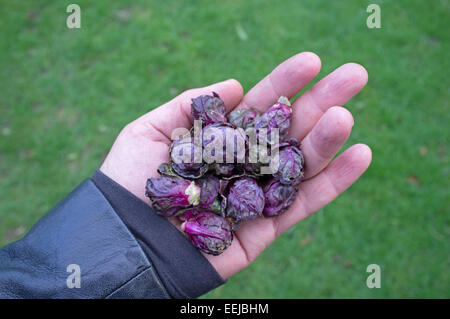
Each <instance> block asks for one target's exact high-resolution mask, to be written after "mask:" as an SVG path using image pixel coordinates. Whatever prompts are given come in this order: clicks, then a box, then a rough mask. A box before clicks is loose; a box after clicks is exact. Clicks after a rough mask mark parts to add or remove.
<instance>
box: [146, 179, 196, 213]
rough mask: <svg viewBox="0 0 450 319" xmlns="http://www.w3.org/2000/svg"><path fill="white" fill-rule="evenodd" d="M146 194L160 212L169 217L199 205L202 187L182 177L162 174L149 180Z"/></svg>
mask: <svg viewBox="0 0 450 319" xmlns="http://www.w3.org/2000/svg"><path fill="white" fill-rule="evenodd" d="M145 195H146V196H147V197H149V198H150V200H151V201H152V207H153V208H154V209H155V210H156V212H157V213H158V214H160V215H163V216H167V217H168V216H174V215H176V214H177V212H178V211H180V210H182V209H184V208H187V207H189V206H191V205H192V206H196V205H198V204H199V202H200V187H198V186H197V185H196V184H195V182H191V181H188V180H185V179H183V178H181V177H173V176H167V175H161V176H160V177H158V178H149V179H148V180H147V186H146V193H145Z"/></svg>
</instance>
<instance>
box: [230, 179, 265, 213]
mask: <svg viewBox="0 0 450 319" xmlns="http://www.w3.org/2000/svg"><path fill="white" fill-rule="evenodd" d="M263 209H264V193H263V190H262V189H261V187H260V186H259V185H258V183H257V182H256V180H255V179H253V178H250V177H243V178H240V179H237V180H235V181H233V182H232V183H231V185H230V186H229V189H228V195H227V217H232V218H234V219H236V220H250V219H254V218H256V217H258V216H261V215H262V211H263Z"/></svg>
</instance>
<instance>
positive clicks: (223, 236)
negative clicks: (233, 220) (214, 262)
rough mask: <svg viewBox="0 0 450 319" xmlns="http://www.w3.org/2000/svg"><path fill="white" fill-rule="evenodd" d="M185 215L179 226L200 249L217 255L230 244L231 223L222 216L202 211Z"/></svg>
mask: <svg viewBox="0 0 450 319" xmlns="http://www.w3.org/2000/svg"><path fill="white" fill-rule="evenodd" d="M186 217H187V219H186V221H185V222H184V223H183V224H182V226H181V228H182V229H183V230H184V232H185V233H186V235H187V237H188V239H189V240H190V242H191V243H192V244H193V245H194V246H195V247H197V248H198V249H200V250H201V251H203V252H205V253H207V254H211V255H215V256H217V255H220V254H221V253H222V252H223V251H224V250H225V249H227V248H228V247H229V246H230V245H231V242H232V241H233V232H232V225H231V224H230V222H229V221H228V220H226V219H225V218H223V217H222V216H218V215H216V214H214V213H210V212H203V213H199V214H190V215H188V216H186Z"/></svg>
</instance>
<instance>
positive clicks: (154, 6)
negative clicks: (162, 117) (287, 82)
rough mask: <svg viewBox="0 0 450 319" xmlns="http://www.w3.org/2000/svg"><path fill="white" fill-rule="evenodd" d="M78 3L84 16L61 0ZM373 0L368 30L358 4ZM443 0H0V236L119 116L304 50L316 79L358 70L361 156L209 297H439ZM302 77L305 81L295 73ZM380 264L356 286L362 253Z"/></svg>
mask: <svg viewBox="0 0 450 319" xmlns="http://www.w3.org/2000/svg"><path fill="white" fill-rule="evenodd" d="M73 2H75V3H77V4H79V5H80V7H81V13H82V22H81V23H82V27H81V29H72V30H70V29H68V28H67V27H66V17H67V16H68V13H66V7H67V5H68V4H70V3H73ZM370 3H378V4H379V5H380V7H381V19H382V28H381V29H368V28H367V26H366V18H367V16H368V15H369V14H368V13H367V12H366V8H367V6H368V4H370ZM449 21H450V2H449V1H437V0H436V1H420V0H417V1H374V0H373V1H327V0H323V1H319V0H310V1H299V0H292V1H231V0H222V1H217V2H216V1H210V0H204V1H142V0H140V1H133V2H132V3H131V2H125V1H87V0H78V1H44V0H41V1H36V0H33V1H31V0H27V1H25V0H21V1H13V0H2V1H1V2H0V190H1V192H0V245H2V246H3V245H5V244H7V243H9V242H11V241H14V240H17V239H18V238H20V237H21V236H23V234H24V233H26V232H27V231H28V230H29V229H30V227H31V226H32V225H33V224H34V223H35V222H36V221H37V220H38V219H39V218H40V217H41V216H43V215H44V214H45V213H46V212H47V211H48V210H49V209H50V208H51V207H53V206H54V205H55V204H56V203H57V202H58V201H59V200H60V199H61V198H62V197H64V196H65V195H66V194H67V193H68V192H70V191H71V190H72V189H73V188H74V187H75V186H76V185H77V184H78V183H80V182H81V181H82V180H83V179H84V178H87V177H89V176H90V175H91V174H92V173H93V171H94V170H95V169H96V168H98V167H99V165H100V163H101V161H102V159H103V158H104V156H105V155H106V153H107V151H108V149H109V148H110V146H111V144H112V142H113V141H114V138H115V136H116V135H117V134H118V133H119V131H120V129H121V128H122V127H123V126H124V125H125V124H127V123H128V122H130V121H132V120H133V119H135V118H136V117H138V116H139V115H141V114H143V113H145V112H147V111H148V110H150V109H152V108H154V107H156V106H158V105H160V104H161V103H163V102H165V101H167V100H169V99H171V98H172V97H173V96H175V95H177V94H179V93H181V92H182V91H183V90H185V89H188V88H193V87H198V86H205V85H208V84H210V83H213V82H217V81H221V80H224V79H227V78H232V77H233V78H236V79H238V80H239V81H240V82H241V83H242V85H243V86H244V88H245V90H249V89H250V88H251V87H252V86H253V85H254V84H255V83H256V82H257V81H259V79H261V78H262V77H263V76H265V75H266V74H267V73H268V72H270V71H271V70H272V68H273V67H275V66H276V65H277V64H279V63H280V62H282V61H283V60H284V59H286V58H288V57H290V56H292V55H294V54H296V53H298V52H301V51H313V52H315V53H317V54H318V55H319V56H320V57H321V60H322V70H321V72H320V74H319V76H318V77H317V79H316V80H315V81H314V82H317V80H318V79H320V78H322V77H323V76H325V75H326V74H327V73H329V72H330V71H332V70H333V69H335V68H337V67H338V66H339V65H341V64H343V63H346V62H357V63H360V64H362V65H364V67H366V69H367V70H368V73H369V82H368V85H367V87H366V88H365V89H364V90H363V91H362V92H361V93H360V94H359V95H358V96H357V97H356V98H354V99H353V100H351V101H350V102H349V103H348V104H347V105H346V107H347V108H348V109H349V110H350V111H351V112H352V113H353V116H354V118H355V123H356V124H355V126H354V128H353V133H352V136H351V137H350V139H349V141H348V142H347V143H346V147H347V146H349V145H351V144H353V143H359V142H362V143H367V144H368V145H370V146H371V148H372V151H373V162H372V165H371V166H370V168H369V169H368V171H367V172H366V173H365V174H364V175H363V177H362V178H361V179H360V180H359V181H358V182H357V183H356V184H355V185H354V186H353V187H351V188H350V189H349V190H347V191H346V192H345V193H344V194H343V196H341V197H340V198H339V199H337V200H336V201H335V202H333V203H332V204H330V205H329V206H327V207H326V208H324V209H322V210H321V211H319V212H318V213H316V214H315V215H313V216H311V217H310V218H308V219H306V220H304V221H302V222H301V223H300V224H298V225H297V226H295V227H294V228H292V229H291V230H289V231H288V232H287V233H285V234H284V235H283V236H282V237H281V238H279V239H278V240H277V241H276V242H275V244H274V245H272V246H271V247H269V248H268V249H267V251H265V252H264V253H263V254H262V255H261V256H260V257H259V258H258V259H257V261H256V262H255V263H254V264H253V265H252V266H251V267H249V268H248V269H246V270H244V271H242V272H241V273H239V274H238V275H236V276H235V277H233V278H232V279H230V280H229V281H228V283H227V284H226V285H223V286H221V287H220V288H218V289H216V290H214V291H212V292H210V293H209V294H207V295H206V297H215V298H221V297H236V298H266V297H270V298H310V297H318V298H328V297H333V298H347V297H351V298H353V297H358V298H368V297H375V298H381V297H383V298H403V297H423V298H429V297H440V298H442V297H446V298H448V297H450V276H449V270H448V269H449V266H450V259H449V255H450V254H449V252H450V250H449V237H450V236H449V235H450V219H449V210H450V209H449V206H450V205H449V161H448V147H449V123H450V121H449V120H450V118H449V97H450V94H449V93H450V91H449V87H450V86H449V81H448V74H449V70H450V65H449V64H450V63H449V54H448V52H449V49H450V47H449V44H450V41H449V40H450V39H449V30H450V28H449V27H450V26H449ZM308 87H310V86H308ZM372 263H376V264H379V265H380V266H381V270H382V287H381V289H368V288H367V287H366V277H367V276H368V275H369V274H368V273H366V267H367V265H369V264H372Z"/></svg>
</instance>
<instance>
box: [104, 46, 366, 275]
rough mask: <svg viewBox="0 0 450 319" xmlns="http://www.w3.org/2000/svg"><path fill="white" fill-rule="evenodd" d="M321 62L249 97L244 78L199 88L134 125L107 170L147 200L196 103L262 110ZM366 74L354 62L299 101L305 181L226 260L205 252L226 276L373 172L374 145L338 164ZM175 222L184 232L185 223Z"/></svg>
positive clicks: (281, 73)
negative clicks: (351, 105) (216, 100)
mask: <svg viewBox="0 0 450 319" xmlns="http://www.w3.org/2000/svg"><path fill="white" fill-rule="evenodd" d="M320 67H321V62H320V59H319V57H318V56H317V55H315V54H314V53H311V52H303V53H299V54H297V55H295V56H293V57H291V58H289V59H288V60H286V61H284V62H283V63H281V64H280V65H279V66H277V67H276V68H275V69H274V70H273V71H272V72H271V73H270V74H269V75H267V76H266V77H265V78H263V79H262V80H261V81H260V82H259V83H258V84H256V85H255V86H254V87H253V88H252V89H251V90H250V91H249V92H248V93H247V94H246V95H245V96H243V88H242V86H241V85H240V84H239V82H238V81H236V80H234V79H230V80H227V81H223V82H219V83H215V84H213V85H210V86H207V87H203V88H197V89H191V90H188V91H186V92H184V93H182V94H180V95H179V96H177V97H175V98H174V99H173V100H171V101H169V102H167V103H166V104H164V105H162V106H160V107H158V108H156V109H154V110H153V111H151V112H149V113H147V114H144V115H143V116H141V117H140V118H138V119H136V120H135V121H133V122H131V123H129V124H128V125H127V126H126V127H125V128H124V129H123V130H122V131H121V133H120V134H119V136H118V137H117V139H116V141H115V142H114V145H113V147H112V148H111V151H110V152H109V154H108V156H107V158H106V159H105V161H104V163H103V165H102V166H101V168H100V170H101V171H102V172H103V173H104V174H106V175H107V176H109V177H110V178H111V179H113V180H114V181H116V182H117V183H119V184H121V185H122V186H123V187H125V188H126V189H128V190H129V191H130V192H131V193H133V194H134V195H136V196H137V197H138V198H140V199H141V200H143V201H145V202H146V203H149V204H150V202H149V200H148V198H146V197H145V191H144V189H145V184H146V180H147V178H148V177H156V176H158V173H157V171H156V169H157V168H158V166H159V164H160V163H161V162H168V161H169V156H168V150H169V145H170V143H171V135H172V132H173V131H174V130H175V129H176V128H180V127H185V128H190V127H191V126H192V122H191V119H190V104H191V98H195V97H197V96H199V95H202V94H211V93H212V91H214V92H217V93H218V94H219V95H220V97H221V99H222V100H223V101H224V102H225V105H226V107H227V112H230V111H231V110H233V109H235V108H249V107H254V108H257V109H259V110H261V111H264V110H266V109H268V108H269V107H270V106H271V105H273V104H274V103H275V102H276V101H277V99H278V97H279V96H281V95H284V96H287V97H289V98H291V97H292V96H294V95H296V94H297V93H298V92H299V91H301V90H302V89H303V88H304V87H305V86H306V85H307V84H308V83H309V82H310V81H311V80H312V79H313V78H314V77H315V76H316V75H317V74H318V73H319V71H320ZM367 78H368V75H367V72H366V70H365V69H364V68H363V67H362V66H360V65H358V64H355V63H347V64H344V65H342V66H341V67H339V68H337V69H336V70H334V71H333V72H331V73H330V74H329V75H327V76H326V77H324V78H323V79H322V80H320V81H319V82H318V83H317V84H315V85H314V86H313V87H312V88H311V89H310V90H308V91H307V92H305V93H304V94H303V95H301V96H300V97H298V98H297V99H296V100H295V101H294V102H293V103H292V104H293V115H292V122H291V128H290V136H294V137H296V138H298V139H299V140H300V141H302V150H303V152H304V156H305V162H306V170H305V177H306V178H305V180H304V181H303V182H302V183H301V184H300V186H299V195H298V197H297V199H296V200H295V202H294V203H293V205H292V206H291V208H290V209H289V210H288V211H287V212H285V213H284V214H283V215H280V216H277V217H275V218H267V219H265V218H260V219H256V220H252V221H250V222H245V223H243V224H242V225H241V227H240V228H239V229H238V230H237V231H236V232H235V239H234V240H233V244H232V245H231V246H230V247H229V248H228V249H227V250H225V252H224V253H222V254H221V255H219V256H210V255H205V257H206V258H207V259H208V260H209V261H210V263H211V264H212V265H213V267H214V268H215V269H216V270H217V272H218V273H219V274H220V275H221V276H222V277H223V278H225V279H226V278H229V277H231V276H233V275H234V274H236V273H237V272H239V271H240V270H242V269H244V268H246V267H247V266H249V265H250V264H251V263H252V262H253V261H254V260H255V259H256V257H257V256H258V255H259V254H260V253H261V252H262V251H263V250H264V249H265V248H266V247H267V246H268V245H270V244H271V243H272V242H273V241H274V240H275V239H276V238H277V237H279V236H280V235H281V234H283V232H285V231H286V230H287V229H289V228H290V227H292V226H294V225H295V224H297V223H298V222H300V221H301V220H303V219H304V218H306V217H308V216H309V215H311V214H312V213H314V212H316V211H318V210H319V209H320V208H322V207H324V206H325V205H327V204H328V203H330V202H331V201H333V200H334V199H335V198H336V197H337V196H338V195H340V194H341V193H342V192H343V191H344V190H346V189H347V188H348V187H350V186H351V185H352V184H353V183H354V182H355V181H356V180H357V179H358V178H359V177H360V176H361V175H362V174H363V173H364V171H365V170H366V169H367V168H368V166H369V164H370V162H371V159H372V154H371V150H370V148H369V147H368V146H367V145H364V144H355V145H353V146H351V147H349V148H348V149H347V150H345V151H344V152H343V153H342V154H340V155H339V156H338V157H337V158H336V159H334V160H332V159H333V157H334V156H335V155H336V153H337V152H338V151H339V150H340V148H341V147H342V145H343V144H344V142H345V141H346V140H347V139H348V137H349V136H350V132H351V130H352V127H353V125H354V121H353V117H352V115H351V113H350V112H349V111H348V110H347V109H345V108H344V107H342V105H344V104H345V103H347V101H349V100H350V99H351V98H352V97H353V96H355V95H356V94H357V93H358V92H359V91H360V90H361V89H362V88H363V87H364V86H365V84H366V83H367ZM169 220H170V221H171V222H172V223H173V224H174V225H175V226H176V227H178V228H180V221H178V220H177V219H176V218H169Z"/></svg>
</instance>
